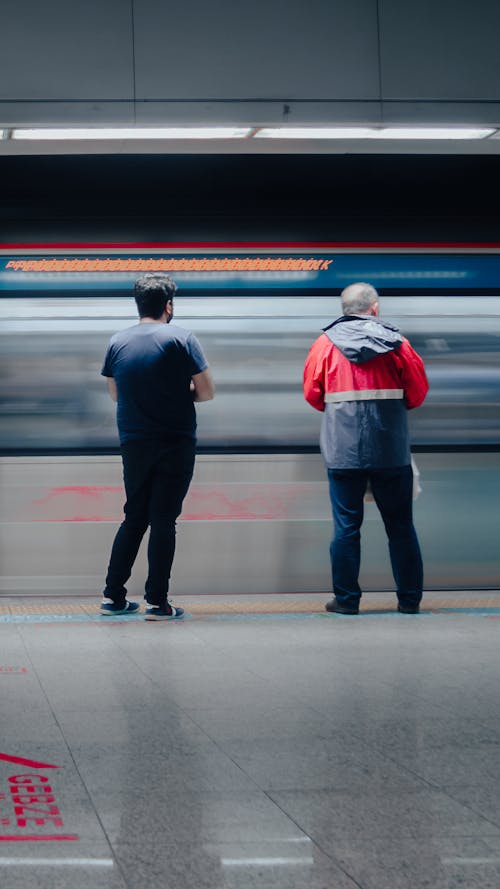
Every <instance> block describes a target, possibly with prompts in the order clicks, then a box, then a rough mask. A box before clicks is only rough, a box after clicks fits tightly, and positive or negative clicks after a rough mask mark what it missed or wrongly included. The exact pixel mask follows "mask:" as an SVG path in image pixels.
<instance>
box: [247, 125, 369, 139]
mask: <svg viewBox="0 0 500 889" xmlns="http://www.w3.org/2000/svg"><path fill="white" fill-rule="evenodd" d="M372 132H373V130H372V129H371V128H370V127H265V128H264V129H262V130H258V131H257V132H256V133H255V136H254V138H255V139H367V138H369V136H370V134H371V133H372Z"/></svg>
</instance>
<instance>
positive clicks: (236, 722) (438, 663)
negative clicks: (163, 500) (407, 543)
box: [0, 592, 500, 889]
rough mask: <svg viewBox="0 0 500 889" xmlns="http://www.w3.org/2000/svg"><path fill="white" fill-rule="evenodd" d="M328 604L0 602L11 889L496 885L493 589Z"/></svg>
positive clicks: (3, 843) (1, 737) (1, 864)
mask: <svg viewBox="0 0 500 889" xmlns="http://www.w3.org/2000/svg"><path fill="white" fill-rule="evenodd" d="M325 598H326V597H323V596H319V595H318V596H313V597H310V596H309V597H300V596H299V597H295V596H294V597H283V596H281V597H269V598H268V599H266V600H264V601H263V600H262V599H260V598H259V600H257V599H247V600H239V601H238V600H237V598H236V597H235V598H234V599H222V598H219V599H212V600H211V601H201V597H199V598H198V599H195V598H194V597H192V598H191V597H190V598H189V599H188V598H187V597H185V598H184V597H183V599H179V600H178V601H179V604H182V605H183V606H185V607H186V609H187V610H189V612H190V614H191V615H192V617H191V619H188V620H186V621H184V622H176V623H168V624H164V623H160V624H151V623H146V622H145V621H143V620H142V619H140V618H138V619H135V618H134V617H133V616H132V617H130V618H121V619H113V618H102V619H99V616H98V614H97V603H96V602H93V601H91V600H78V601H76V600H70V601H67V602H66V601H61V600H60V599H59V600H54V601H53V602H49V601H39V602H34V601H28V600H14V599H11V600H8V601H5V600H2V609H3V612H2V617H3V618H6V619H5V620H2V621H1V622H0V886H1V887H2V889H21V887H22V889H32V887H34V889H91V887H92V889H94V887H96V889H152V887H155V889H255V887H259V889H309V887H310V889H424V887H425V889H498V887H499V886H500V695H499V694H498V676H499V666H500V620H498V619H492V618H498V617H500V592H499V593H498V594H497V595H495V593H494V592H488V593H470V594H458V593H457V594H443V593H436V594H429V595H428V597H427V599H426V611H425V613H424V614H422V615H419V616H408V615H398V614H397V613H395V611H394V606H395V602H394V597H392V596H383V595H382V594H380V595H378V594H377V595H376V596H369V597H368V596H367V597H366V600H365V607H366V608H367V610H366V611H365V612H364V613H363V614H361V615H360V616H359V617H341V616H335V615H326V614H325V612H324V611H323V605H324V601H325ZM306 606H307V607H306ZM211 609H213V611H211ZM80 616H82V617H83V620H80V619H79V617H80ZM19 618H21V620H20V622H18V619H19ZM23 618H27V619H28V618H30V620H26V622H25V621H24V620H23ZM58 618H59V619H61V618H62V619H64V620H65V623H64V625H62V624H61V623H60V622H59V621H58ZM87 618H88V620H87ZM311 618H312V619H311ZM320 618H321V619H320Z"/></svg>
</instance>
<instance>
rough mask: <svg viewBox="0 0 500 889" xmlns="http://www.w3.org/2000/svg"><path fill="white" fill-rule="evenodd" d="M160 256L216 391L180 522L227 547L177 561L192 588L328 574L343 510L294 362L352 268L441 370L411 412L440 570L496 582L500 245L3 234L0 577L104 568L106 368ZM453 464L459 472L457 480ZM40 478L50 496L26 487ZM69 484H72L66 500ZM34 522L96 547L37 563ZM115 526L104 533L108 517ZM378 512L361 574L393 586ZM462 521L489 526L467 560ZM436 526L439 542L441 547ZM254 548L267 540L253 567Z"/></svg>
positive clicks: (459, 579) (23, 578)
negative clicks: (110, 239)
mask: <svg viewBox="0 0 500 889" xmlns="http://www.w3.org/2000/svg"><path fill="white" fill-rule="evenodd" d="M156 270H158V271H163V270H166V271H168V273H169V274H171V275H172V276H173V277H174V278H175V279H176V281H177V283H178V284H179V292H178V294H177V297H176V301H175V321H176V322H177V323H178V324H181V325H183V326H186V327H188V328H189V329H191V330H192V331H193V332H194V333H195V334H196V335H197V336H198V337H199V339H200V341H201V342H202V344H203V348H204V350H205V353H206V355H207V357H208V360H209V362H210V365H211V367H212V370H213V373H214V377H215V380H216V385H217V395H216V399H215V401H214V402H213V403H210V404H207V405H200V406H199V407H198V427H199V428H198V431H199V450H200V454H201V456H200V458H199V460H198V470H197V471H198V479H195V484H194V486H193V490H192V492H191V494H190V498H191V499H190V500H189V499H188V501H187V503H186V509H185V515H184V519H183V520H184V522H185V524H186V526H189V527H190V529H191V530H190V531H189V535H193V534H194V535H195V536H196V534H197V533H198V532H199V528H200V527H201V524H204V525H205V526H210V531H209V532H208V531H207V527H205V529H204V531H203V534H204V540H205V541H207V539H208V538H207V534H208V536H209V537H210V535H213V538H214V539H213V547H210V546H209V550H210V552H212V551H215V552H219V554H220V553H221V552H224V553H225V554H226V555H225V556H224V558H223V559H222V562H221V560H220V559H218V560H217V559H216V558H215V557H213V556H211V555H208V556H207V553H206V552H205V550H206V549H207V546H206V545H205V544H204V545H203V546H202V552H205V559H203V558H201V556H200V565H199V567H198V569H197V568H196V565H194V566H191V567H190V570H189V571H188V572H187V573H186V572H185V571H184V572H183V574H182V577H181V578H180V590H181V592H193V591H199V592H204V591H206V592H212V593H213V592H214V591H217V592H231V591H234V585H235V578H236V577H239V578H240V581H239V582H240V589H239V591H240V592H249V593H254V592H260V593H266V592H293V591H297V592H298V591H307V590H310V591H314V590H320V589H326V588H328V584H329V581H328V564H327V561H328V560H327V553H326V554H325V553H323V552H322V551H321V547H322V546H324V545H326V543H327V539H328V536H329V535H330V534H331V528H330V525H331V521H330V517H329V509H328V503H327V501H326V497H325V491H324V483H323V470H322V466H321V462H320V458H319V456H318V453H317V451H318V448H317V442H318V434H319V424H320V419H321V418H320V415H319V414H317V413H316V412H314V411H313V410H311V408H310V407H309V406H308V405H307V404H306V403H305V402H304V400H303V396H302V390H301V375H302V367H303V363H304V359H305V357H306V355H307V351H308V349H309V347H310V345H311V343H312V342H313V340H314V339H315V338H316V337H317V336H318V335H319V333H320V332H321V329H322V328H323V327H325V326H326V325H327V324H328V323H330V322H331V321H332V320H333V319H334V318H335V317H337V316H338V315H339V314H340V301H339V299H338V296H339V293H340V291H341V290H342V288H343V287H344V286H346V285H347V284H348V283H352V282H353V281H355V280H367V281H369V282H370V283H372V284H373V285H374V286H375V287H377V289H378V290H379V293H380V294H381V315H382V317H383V318H385V319H386V320H388V321H392V322H394V323H396V324H397V325H398V326H399V327H400V329H401V331H402V332H403V334H404V335H405V336H407V337H408V338H409V339H410V341H411V343H412V345H413V346H414V347H415V348H416V349H417V351H418V352H419V353H420V354H421V355H422V357H423V358H424V361H425V364H426V368H427V372H428V376H429V381H430V392H429V396H428V398H427V400H426V402H425V404H424V406H423V407H422V408H420V409H419V410H418V411H415V412H412V414H410V428H411V435H412V442H413V446H414V450H415V452H416V459H417V461H418V462H419V465H420V466H421V470H422V485H423V488H424V493H423V495H422V497H421V500H420V501H419V502H418V503H417V504H416V511H417V514H418V512H419V511H421V512H422V514H423V517H422V523H421V524H422V528H423V530H422V533H423V535H424V537H425V536H426V531H428V532H429V533H430V534H431V536H430V537H429V542H428V546H427V549H428V556H429V557H428V559H427V566H428V570H427V585H428V586H429V584H430V586H432V587H434V588H437V589H439V588H446V587H448V588H450V587H458V586H464V584H465V586H469V587H481V588H484V587H492V586H499V585H500V570H499V567H500V564H499V563H500V556H499V554H498V552H497V547H496V545H495V544H494V543H493V536H492V534H493V531H492V527H491V526H492V525H493V514H492V511H491V510H492V509H493V507H496V505H497V503H498V492H496V489H495V485H497V486H498V472H497V471H496V470H497V468H498V462H499V459H500V458H499V454H500V252H498V251H495V250H488V249H486V248H483V249H480V248H477V247H476V248H475V249H474V250H467V249H464V248H460V249H452V248H441V249H439V250H437V249H434V250H431V249H430V248H422V247H420V248H412V249H409V248H404V247H397V246H393V247H391V248H376V247H368V248H366V247H365V248H356V247H349V248H345V247H344V248H335V247H333V246H332V245H330V246H328V247H326V246H320V247H315V248H314V249H313V248H311V247H310V246H309V247H300V246H296V245H289V246H286V247H283V246H281V247H280V248H269V247H266V246H264V247H261V248H255V247H252V248H251V249H244V250H242V249H241V248H236V247H231V246H229V247H228V246H226V247H224V249H221V248H212V249H211V250H208V249H207V248H206V247H197V246H196V245H194V246H191V247H189V248H187V249H186V247H183V248H175V247H170V248H169V249H168V250H167V249H165V248H162V247H158V246H154V247H150V248H149V249H147V250H146V249H145V248H144V247H140V248H139V247H137V248H133V247H132V248H127V249H126V250H125V249H123V248H122V249H120V250H119V251H118V250H116V249H114V250H113V249H109V248H106V247H102V248H100V249H99V250H92V251H89V250H88V249H85V248H74V249H72V250H71V252H68V250H67V249H63V248H61V247H57V246H55V247H54V248H53V250H51V251H50V253H49V252H48V251H47V250H46V249H44V251H41V250H37V249H36V248H33V247H32V248H29V249H28V248H26V249H25V250H23V251H21V250H16V251H13V250H10V251H9V250H8V248H6V249H4V250H3V251H0V370H1V373H0V411H1V430H2V431H1V442H0V447H1V453H2V455H3V456H2V481H1V487H2V494H3V496H2V502H3V504H4V505H3V506H2V507H0V509H1V510H2V520H3V522H4V523H5V525H4V527H6V528H7V529H8V530H7V538H9V543H8V544H5V545H4V549H5V551H4V553H3V555H4V556H5V559H4V564H5V561H6V562H7V568H4V572H5V574H4V575H2V578H3V579H2V580H1V583H2V587H0V593H1V590H2V588H3V589H4V591H12V590H14V591H15V590H20V591H22V590H28V591H31V592H33V591H34V590H38V589H39V588H40V589H41V590H42V591H45V593H46V592H47V590H48V589H51V590H56V591H57V589H58V588H59V587H58V584H59V586H60V585H61V584H62V587H63V588H64V589H65V591H66V592H67V588H68V585H70V584H71V585H72V588H73V589H76V591H82V590H87V589H90V588H92V589H93V588H94V586H95V584H96V583H97V580H96V578H95V577H94V576H93V575H89V574H88V565H89V561H90V562H93V561H95V552H96V547H97V550H98V551H101V550H102V553H103V554H102V555H100V556H99V559H103V560H105V556H104V551H105V549H106V546H107V543H108V540H109V536H110V534H111V528H112V527H114V525H113V523H116V522H117V521H119V519H120V511H121V503H122V494H121V489H120V476H119V458H118V457H117V456H116V455H117V453H118V451H117V447H118V442H117V434H116V426H115V419H114V405H113V403H112V402H111V401H110V399H109V396H108V394H107V391H106V385H105V381H104V379H103V378H102V377H101V376H100V370H101V366H102V360H103V356H104V353H105V350H106V346H107V343H108V340H109V338H110V336H111V335H112V334H113V333H114V332H115V331H117V330H119V329H121V328H123V327H127V326H130V325H132V324H134V323H136V312H135V304H134V301H133V298H132V296H131V294H132V286H133V281H134V279H135V278H136V277H137V276H138V275H139V274H141V273H143V272H145V271H156ZM20 461H21V462H20ZM83 467H85V468H83ZM453 472H455V475H453ZM471 473H472V475H471ZM452 475H453V483H454V484H455V486H456V489H454V488H453V485H452V487H451V489H449V484H450V483H451V482H450V480H451V479H452ZM49 477H50V478H49ZM97 478H98V481H96V479H97ZM19 479H21V481H19ZM472 479H473V481H471V480H472ZM47 480H48V481H47ZM46 481H47V484H45V482H46ZM28 482H29V484H28ZM30 485H31V490H32V491H33V490H34V488H36V493H37V496H33V497H31V499H30V496H24V499H23V495H22V492H24V495H26V491H27V490H28V489H29V488H30ZM44 485H45V487H44ZM197 485H198V488H197ZM238 485H239V486H240V488H241V490H239V489H238ZM443 485H444V488H443ZM447 485H448V488H447ZM33 486H34V487H33ZM40 486H41V488H43V490H41V489H40ZM204 486H205V487H204ZM207 486H208V487H207ZM210 486H212V488H213V490H212V493H211V494H210V491H209V488H210ZM235 486H236V487H235ZM273 486H274V487H273ZM308 486H309V487H308ZM45 488H47V490H46V491H45ZM49 489H50V490H49ZM92 489H94V502H93V503H90V512H89V509H88V508H87V507H89V496H90V495H89V494H88V492H89V491H90V490H92ZM107 489H113V491H111V490H107ZM445 489H446V490H445ZM57 490H60V491H63V490H64V491H65V492H66V493H65V494H64V496H63V495H62V494H61V495H59V499H58V497H57V496H55V495H54V494H53V492H54V491H57ZM106 490H107V493H106ZM464 490H467V491H468V495H467V496H468V499H467V501H466V502H464V501H462V500H461V493H460V492H463V491H464ZM44 491H45V493H44ZM84 491H86V492H87V493H86V494H82V492H84ZM99 491H100V493H99ZM51 492H52V493H51ZM71 492H72V493H71ZM79 492H80V493H79ZM273 492H274V494H275V495H276V496H275V497H274V499H273V496H272V494H273ZM440 492H441V493H442V494H443V497H441V496H440ZM38 495H40V496H38ZM106 496H107V497H108V501H109V498H114V499H113V502H112V503H111V501H109V502H106V504H105V509H104V512H102V510H101V511H100V510H99V509H94V510H93V507H97V506H103V503H104V500H105V499H106ZM71 497H73V500H75V502H74V503H70V501H71ZM490 497H491V498H492V499H491V504H490V500H489V498H490ZM494 497H496V503H495V502H494V499H493V498H494ZM44 498H45V500H44ZM78 498H80V501H79V502H76V501H78ZM99 498H101V499H100V501H99ZM103 498H104V500H103ZM197 498H198V501H197V503H196V502H195V501H196V500H197ZM443 498H444V499H443ZM62 499H63V500H64V502H65V504H66V506H65V507H64V509H63V510H62V512H61V500H62ZM40 501H41V502H42V504H43V503H44V502H45V506H44V507H43V508H42V507H40V505H39V504H40ZM98 501H99V503H98ZM37 504H38V505H37ZM252 504H253V505H252ZM490 506H491V508H490ZM65 509H66V511H65ZM86 509H87V512H86V511H85V510H86ZM367 509H370V507H367ZM457 509H458V512H457ZM16 510H17V512H16ZM461 510H465V511H466V512H467V513H468V514H469V520H468V521H465V517H464V522H463V528H462V527H461V526H460V527H458V526H457V522H458V524H459V525H460V511H461ZM472 510H474V515H475V520H474V523H473V526H472V528H471V523H470V512H471V511H472ZM374 518H375V516H374ZM34 522H36V523H37V531H38V533H41V532H40V529H41V528H42V527H43V528H44V530H43V533H42V536H43V535H45V537H47V535H49V537H50V534H49V532H48V530H47V529H48V528H49V527H50V526H51V525H54V528H53V531H54V533H55V530H56V526H57V529H58V531H59V532H60V533H63V534H70V535H73V537H75V534H76V530H79V532H80V538H79V540H80V544H79V546H81V545H82V541H83V540H84V538H85V539H86V538H88V540H87V547H88V548H87V550H85V547H84V550H83V555H84V557H83V559H82V560H80V559H79V556H75V555H74V550H73V542H72V543H71V549H72V550H73V556H72V558H68V559H65V558H63V559H62V562H64V564H65V565H66V567H65V568H64V570H62V569H61V572H60V574H59V575H58V572H57V571H56V570H49V568H48V567H47V565H45V566H44V567H43V570H41V567H40V564H39V562H37V560H36V559H32V562H33V564H32V565H31V566H30V565H27V564H26V556H24V557H22V556H21V551H22V547H21V544H20V539H21V537H22V535H23V531H22V530H21V528H22V526H23V525H24V524H26V523H28V524H29V523H34ZM436 522H437V525H436ZM103 523H104V524H103ZM454 523H455V526H454ZM70 525H74V526H75V527H76V530H75V528H73V529H72V530H71V531H69V530H68V528H69V526H70ZM91 525H94V526H95V527H94V528H93V534H91V535H90V537H89V533H90V531H89V529H90V526H91ZM104 525H106V526H108V525H109V528H108V527H107V532H109V533H107V534H106V535H105V537H106V540H105V542H103V536H102V534H101V535H99V534H98V533H97V531H98V529H99V528H100V529H101V531H102V528H103V527H104ZM366 525H367V529H368V530H367V534H368V538H369V539H368V543H367V545H366V546H365V554H366V561H367V567H366V575H367V583H368V587H369V588H370V589H385V588H386V587H388V586H390V585H391V578H390V572H388V564H387V563H386V562H385V561H384V562H383V563H381V561H380V557H379V549H380V547H382V548H384V543H383V536H380V534H379V530H380V529H377V530H376V531H373V530H372V528H373V527H375V523H374V522H368V523H366ZM64 526H66V528H64ZM466 527H467V528H469V532H468V533H469V535H470V533H471V532H472V533H473V534H474V535H477V544H476V545H475V546H474V547H473V550H472V552H473V554H474V558H473V564H472V562H471V561H470V560H467V559H466V558H465V556H464V555H463V540H461V538H462V535H463V534H464V533H466V532H465V529H466ZM16 528H17V532H16ZM195 528H196V529H197V530H195ZM431 528H432V529H433V530H432V532H431V531H430V530H429V529H431ZM61 529H62V530H61ZM238 529H239V531H240V532H241V533H240V534H239V532H238ZM437 530H439V533H438V538H439V541H440V546H439V552H436V554H435V556H432V557H431V554H432V552H433V549H434V547H435V544H436V532H437ZM16 534H17V538H16ZM182 536H186V537H187V536H188V534H184V535H181V537H182ZM233 537H234V541H233V540H232V538H233ZM297 538H299V540H300V543H297ZM4 539H5V537H4ZM16 539H17V542H16ZM97 541H99V542H97ZM468 542H469V543H470V536H469V541H468ZM490 542H491V544H492V546H493V551H491V550H490V546H489V544H490ZM249 544H250V546H249ZM180 545H181V544H180ZM47 548H48V549H49V550H50V543H47V544H46V546H45V544H44V546H42V548H41V552H40V555H41V557H42V561H44V556H43V551H47ZM425 548H426V547H425V544H424V555H425ZM248 549H249V550H250V552H253V553H255V551H257V550H258V551H259V553H260V566H259V569H258V570H257V568H256V566H255V558H253V559H251V558H249V555H248ZM264 553H267V555H266V556H264V555H263V554H264ZM99 559H98V560H99ZM384 559H385V555H384ZM28 561H29V557H28ZM56 561H57V559H56ZM59 561H61V559H59ZM79 561H81V565H80V567H79V568H78V566H77V564H76V563H78V562H79ZM62 562H61V564H62ZM66 562H67V564H66ZM212 562H213V563H214V564H213V565H212ZM217 562H218V563H221V564H222V568H223V569H224V572H223V573H224V576H223V577H222V576H221V570H222V568H221V564H216V563H217ZM433 563H435V565H433ZM176 565H177V562H176ZM266 565H267V568H266V567H265V566H266ZM432 566H433V567H432ZM429 568H430V571H429ZM31 572H32V573H31ZM72 572H75V575H76V580H75V578H74V577H73V576H72ZM190 572H191V574H192V576H191V574H190ZM201 576H203V578H205V577H208V578H210V579H209V580H208V581H207V580H205V579H204V580H203V582H202V581H201V580H200V577H201ZM41 577H42V578H43V577H45V578H46V580H45V581H43V580H40V578H41ZM54 577H55V578H56V580H54ZM61 577H62V578H63V580H62V581H61ZM89 577H90V578H91V579H90V580H89ZM51 578H52V579H51ZM57 578H59V579H57ZM186 578H187V579H186ZM75 583H76V586H75ZM56 588H57V589H56Z"/></svg>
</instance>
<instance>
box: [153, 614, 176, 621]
mask: <svg viewBox="0 0 500 889" xmlns="http://www.w3.org/2000/svg"><path fill="white" fill-rule="evenodd" d="M183 617H184V615H183V614H145V615H144V620H182V618H183Z"/></svg>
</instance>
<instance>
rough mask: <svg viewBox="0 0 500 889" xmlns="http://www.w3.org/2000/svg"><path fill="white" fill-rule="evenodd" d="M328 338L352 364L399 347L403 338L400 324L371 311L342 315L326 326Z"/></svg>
mask: <svg viewBox="0 0 500 889" xmlns="http://www.w3.org/2000/svg"><path fill="white" fill-rule="evenodd" d="M323 332H324V333H326V335H327V337H328V339H330V340H331V341H332V343H333V344H334V346H336V347H337V349H339V351H340V352H342V355H344V356H345V357H346V358H347V359H348V360H349V361H352V363H353V364H364V362H365V361H369V360H370V359H371V358H375V357H376V356H377V355H385V354H386V353H387V352H393V351H394V350H395V349H398V348H399V347H400V345H401V344H402V342H403V337H402V336H401V334H400V332H399V330H398V328H397V327H396V326H395V325H394V324H390V323H389V322H388V321H381V320H380V319H379V318H377V317H375V315H374V316H371V315H368V316H367V315H342V317H341V318H337V320H336V321H333V323H332V324H329V325H328V327H324V328H323Z"/></svg>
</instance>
